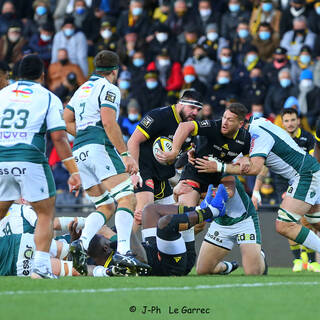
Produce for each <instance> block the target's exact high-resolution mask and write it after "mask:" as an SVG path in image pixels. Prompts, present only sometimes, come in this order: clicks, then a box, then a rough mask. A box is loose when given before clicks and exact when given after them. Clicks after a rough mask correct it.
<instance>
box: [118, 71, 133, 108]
mask: <svg viewBox="0 0 320 320" xmlns="http://www.w3.org/2000/svg"><path fill="white" fill-rule="evenodd" d="M130 81H131V73H130V72H129V71H127V70H124V71H122V72H121V73H120V75H119V78H118V87H119V89H120V93H121V100H120V108H121V109H122V111H125V110H126V109H127V104H128V102H129V100H130V99H131V97H132V94H131V83H130Z"/></svg>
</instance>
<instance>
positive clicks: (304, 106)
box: [298, 69, 314, 116]
mask: <svg viewBox="0 0 320 320" xmlns="http://www.w3.org/2000/svg"><path fill="white" fill-rule="evenodd" d="M313 88H314V84H313V74H312V71H310V70H308V69H304V70H303V71H302V72H301V73H300V77H299V96H298V101H299V106H300V112H301V116H305V115H306V114H307V113H308V103H307V94H308V93H309V92H310V91H312V89H313Z"/></svg>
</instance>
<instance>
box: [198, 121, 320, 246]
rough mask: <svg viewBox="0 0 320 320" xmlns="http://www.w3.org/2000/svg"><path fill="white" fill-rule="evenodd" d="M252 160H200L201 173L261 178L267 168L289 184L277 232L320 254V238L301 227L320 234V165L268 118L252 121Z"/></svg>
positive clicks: (277, 222) (279, 212)
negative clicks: (304, 222)
mask: <svg viewBox="0 0 320 320" xmlns="http://www.w3.org/2000/svg"><path fill="white" fill-rule="evenodd" d="M246 126H247V127H248V128H249V132H250V133H251V137H252V138H251V148H250V160H249V161H248V159H244V158H241V159H239V160H238V161H237V163H236V164H227V165H225V164H223V163H222V162H221V161H219V160H217V159H213V161H209V160H208V158H204V159H197V160H196V168H197V169H198V170H199V172H222V171H224V172H227V173H230V174H246V175H257V174H259V172H261V170H262V169H263V166H264V164H265V165H266V166H267V167H268V168H269V169H270V170H271V171H273V172H274V173H276V174H279V175H281V176H282V177H284V178H286V179H288V180H289V184H290V186H289V188H288V190H287V192H286V194H285V195H284V198H283V200H282V202H281V204H280V208H279V210H278V218H277V220H276V230H277V232H278V233H280V234H281V235H283V236H285V237H287V238H288V239H291V240H293V241H295V242H296V243H299V244H302V245H304V246H305V247H307V248H309V249H312V250H314V251H316V252H320V238H319V237H318V236H317V235H316V234H315V233H314V232H313V231H311V230H309V229H308V228H306V227H305V226H302V225H300V224H298V222H299V221H300V219H301V217H302V216H304V215H306V218H307V219H308V221H309V222H310V223H312V224H313V226H314V227H316V228H317V229H318V230H319V229H320V228H319V216H320V213H319V212H320V165H319V163H318V162H317V161H316V159H314V158H313V157H312V156H310V155H309V154H308V153H306V152H305V151H304V150H302V149H301V148H300V147H299V146H298V145H297V144H296V143H295V142H294V140H293V139H292V138H291V137H290V135H288V133H287V132H286V131H285V130H283V129H281V128H279V127H278V126H276V125H274V124H273V123H272V122H270V121H268V120H267V119H265V118H259V119H253V118H251V119H250V123H248V124H247V125H246Z"/></svg>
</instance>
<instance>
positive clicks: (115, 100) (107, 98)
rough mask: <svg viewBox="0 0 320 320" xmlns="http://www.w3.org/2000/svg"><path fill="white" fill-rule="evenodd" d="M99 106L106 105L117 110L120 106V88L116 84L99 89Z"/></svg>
mask: <svg viewBox="0 0 320 320" xmlns="http://www.w3.org/2000/svg"><path fill="white" fill-rule="evenodd" d="M100 101H101V105H100V107H107V108H111V109H114V110H115V111H116V112H118V110H119V108H120V90H119V88H118V87H116V86H112V87H108V88H106V89H104V90H102V91H101V94H100Z"/></svg>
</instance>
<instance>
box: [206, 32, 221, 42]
mask: <svg viewBox="0 0 320 320" xmlns="http://www.w3.org/2000/svg"><path fill="white" fill-rule="evenodd" d="M218 36H219V35H218V34H217V33H216V32H208V33H207V38H208V40H210V41H215V40H216V39H218Z"/></svg>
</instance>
